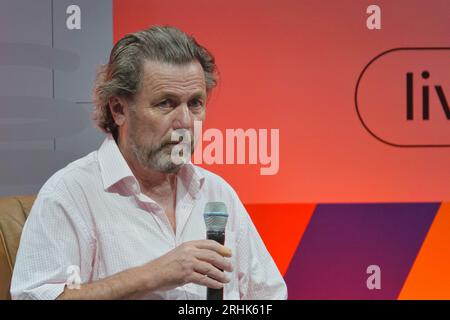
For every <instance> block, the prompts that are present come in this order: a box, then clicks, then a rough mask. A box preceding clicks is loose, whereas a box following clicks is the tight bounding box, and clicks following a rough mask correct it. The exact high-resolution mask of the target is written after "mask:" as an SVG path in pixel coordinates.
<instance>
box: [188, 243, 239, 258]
mask: <svg viewBox="0 0 450 320" xmlns="http://www.w3.org/2000/svg"><path fill="white" fill-rule="evenodd" d="M193 244H194V245H195V246H196V247H197V248H199V249H208V250H212V251H215V252H217V253H218V254H220V255H221V256H224V257H231V250H230V249H229V248H227V247H225V246H223V245H221V244H220V243H218V242H217V241H214V240H198V241H193Z"/></svg>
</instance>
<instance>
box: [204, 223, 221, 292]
mask: <svg viewBox="0 0 450 320" xmlns="http://www.w3.org/2000/svg"><path fill="white" fill-rule="evenodd" d="M206 238H207V239H208V240H214V241H217V242H218V243H220V244H221V245H224V244H225V231H208V232H206ZM221 271H223V270H221ZM206 300H223V289H211V288H207V289H206Z"/></svg>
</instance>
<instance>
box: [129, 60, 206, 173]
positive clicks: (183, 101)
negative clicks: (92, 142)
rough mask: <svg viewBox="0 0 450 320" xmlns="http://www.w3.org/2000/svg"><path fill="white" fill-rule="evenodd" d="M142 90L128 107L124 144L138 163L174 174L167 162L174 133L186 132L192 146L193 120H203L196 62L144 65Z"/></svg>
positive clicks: (173, 166)
mask: <svg viewBox="0 0 450 320" xmlns="http://www.w3.org/2000/svg"><path fill="white" fill-rule="evenodd" d="M143 70H144V73H143V79H142V87H141V89H140V90H139V92H138V94H137V95H136V97H135V100H134V103H133V104H132V105H129V108H128V116H127V118H128V121H126V125H125V127H124V129H125V130H124V131H125V143H126V144H127V145H128V150H130V151H131V152H133V153H134V156H135V157H136V159H137V160H138V162H139V164H140V165H141V166H143V167H145V168H148V169H152V170H156V171H159V172H165V173H171V172H177V171H178V169H179V168H180V167H181V165H180V164H174V163H173V162H172V159H171V153H172V149H173V148H174V146H175V145H176V143H177V142H175V141H172V133H173V132H174V131H175V130H187V131H188V132H189V133H190V135H191V142H192V143H191V153H192V152H193V150H194V148H193V143H194V134H193V133H194V132H193V128H194V121H203V119H204V118H205V111H206V109H205V108H206V105H205V104H206V99H207V93H206V85H205V78H204V73H203V68H202V67H201V65H200V63H198V62H191V63H188V64H184V65H175V64H166V63H160V62H154V61H146V62H145V63H144V69H143Z"/></svg>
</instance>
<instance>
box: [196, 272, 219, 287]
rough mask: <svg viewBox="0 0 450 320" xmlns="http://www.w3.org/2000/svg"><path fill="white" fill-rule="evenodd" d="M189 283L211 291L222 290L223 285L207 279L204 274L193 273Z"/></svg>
mask: <svg viewBox="0 0 450 320" xmlns="http://www.w3.org/2000/svg"><path fill="white" fill-rule="evenodd" d="M189 282H191V283H195V284H198V285H201V286H205V287H208V288H211V289H222V288H223V283H221V282H219V281H217V280H215V279H213V278H210V277H208V276H207V275H206V274H201V273H194V274H193V275H192V279H191V281H189Z"/></svg>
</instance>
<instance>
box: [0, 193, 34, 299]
mask: <svg viewBox="0 0 450 320" xmlns="http://www.w3.org/2000/svg"><path fill="white" fill-rule="evenodd" d="M35 198H36V196H15V197H5V198H0V300H9V299H11V296H10V294H9V287H10V285H11V277H12V270H13V268H14V263H15V261H16V253H17V249H18V248H19V240H20V235H21V233H22V228H23V225H24V223H25V220H26V219H27V217H28V214H29V213H30V209H31V206H32V205H33V202H34V200H35Z"/></svg>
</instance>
